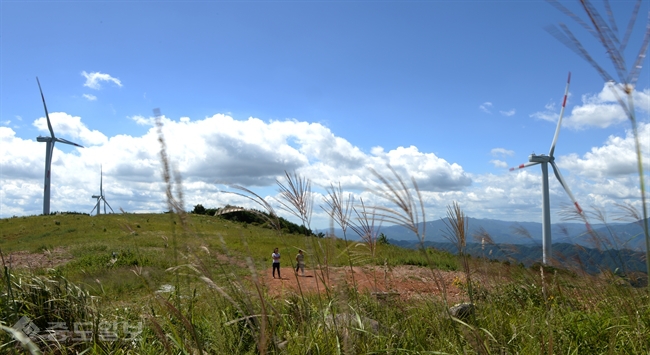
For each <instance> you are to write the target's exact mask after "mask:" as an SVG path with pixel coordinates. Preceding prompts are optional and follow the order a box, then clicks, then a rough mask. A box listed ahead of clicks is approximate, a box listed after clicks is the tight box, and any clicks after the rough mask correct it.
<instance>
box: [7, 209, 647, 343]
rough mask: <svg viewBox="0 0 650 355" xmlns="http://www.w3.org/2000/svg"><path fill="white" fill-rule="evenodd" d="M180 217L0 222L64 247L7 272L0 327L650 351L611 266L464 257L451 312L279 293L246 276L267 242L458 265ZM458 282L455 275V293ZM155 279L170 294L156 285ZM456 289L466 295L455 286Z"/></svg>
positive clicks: (366, 258) (350, 292)
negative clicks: (57, 255) (567, 267)
mask: <svg viewBox="0 0 650 355" xmlns="http://www.w3.org/2000/svg"><path fill="white" fill-rule="evenodd" d="M187 218H188V219H187V224H186V227H187V229H185V228H184V227H183V223H182V221H181V220H180V219H179V218H178V217H177V216H175V215H169V214H143V215H135V214H121V215H106V216H100V217H88V216H78V215H60V216H34V217H27V218H10V219H4V220H0V225H1V226H2V229H1V232H0V233H1V239H0V248H2V253H3V255H4V256H5V257H6V256H7V255H8V253H11V252H15V251H21V250H22V251H29V252H37V253H43V252H44V251H45V250H54V249H56V248H64V249H65V250H66V252H67V253H68V254H69V255H70V257H71V259H70V260H69V261H68V262H67V263H65V264H62V265H59V266H56V267H55V268H53V269H43V270H26V269H15V268H14V269H6V272H5V274H4V275H3V278H2V282H1V284H2V286H0V294H1V295H0V306H1V307H0V315H1V318H0V320H1V321H2V325H4V326H12V325H14V324H15V323H16V322H17V321H18V319H20V317H22V316H28V317H29V318H30V319H33V320H35V321H38V323H37V325H39V328H41V327H43V328H44V327H47V325H48V322H51V321H57V322H58V321H64V322H67V323H70V324H73V323H75V322H90V324H92V325H93V327H94V328H93V329H94V330H95V331H97V330H98V329H99V328H98V327H99V325H100V324H103V325H105V324H114V323H115V322H117V323H119V324H132V325H133V324H139V322H141V324H142V333H141V334H140V335H139V337H138V338H137V340H136V341H128V342H124V341H115V342H110V341H102V340H101V339H97V338H96V339H92V340H91V341H88V342H68V343H65V342H63V343H60V344H53V343H52V342H45V343H43V342H39V341H35V342H34V343H35V344H36V345H37V346H38V347H39V348H40V350H41V351H42V352H43V353H57V354H58V353H75V352H82V351H86V353H87V354H112V353H124V354H126V353H134V354H135V353H137V354H159V353H187V354H195V353H200V351H203V352H204V353H206V354H213V353H232V354H257V353H268V354H306V353H310V354H336V353H347V354H350V353H351V354H402V353H403V354H428V353H431V351H434V350H435V351H439V352H440V353H448V354H461V353H462V354H465V353H469V354H475V353H476V354H517V353H520V354H524V353H540V352H541V353H569V354H606V353H615V354H620V353H629V354H638V353H648V352H650V345H649V344H648V341H647V339H650V306H649V305H650V297H649V296H648V292H647V289H638V288H633V287H631V286H629V285H626V284H623V283H621V282H620V279H618V278H617V277H616V276H614V275H599V276H595V277H592V276H578V274H576V273H573V272H565V271H564V270H561V269H560V270H555V269H552V268H547V269H545V273H544V277H543V278H542V274H541V273H540V269H539V267H537V268H533V269H526V268H523V267H521V266H517V265H514V266H511V265H508V264H502V263H495V262H490V261H487V260H483V259H476V258H473V259H471V260H469V261H468V263H467V265H468V268H469V270H470V271H469V272H470V274H469V275H470V278H471V279H472V280H473V281H472V283H473V284H474V285H473V296H472V299H473V300H474V304H475V305H476V309H477V311H476V313H475V315H474V316H473V317H471V318H469V319H465V320H464V321H462V322H461V321H457V320H454V319H451V318H449V316H448V315H447V313H446V309H447V308H446V307H447V306H449V305H446V304H445V303H444V302H442V300H440V299H431V298H422V299H418V298H414V299H411V300H408V301H403V300H400V299H398V298H396V299H377V298H375V297H374V296H372V295H371V294H370V293H367V292H361V291H357V290H356V289H354V285H352V284H345V285H339V287H337V288H336V289H330V290H327V292H325V293H322V294H309V295H308V294H300V293H298V294H296V295H293V296H290V297H288V298H286V299H285V298H277V297H271V296H269V295H268V290H267V289H265V288H264V287H262V286H261V284H260V283H259V282H256V276H258V275H259V273H260V272H261V271H262V270H266V269H267V268H268V267H269V266H270V265H269V264H270V251H271V250H272V249H273V248H274V247H276V246H277V247H279V248H280V251H281V252H282V253H283V256H284V257H285V258H286V256H293V254H294V253H295V251H296V250H297V249H304V250H306V251H307V252H308V255H309V256H310V258H311V261H312V263H311V264H308V266H311V267H316V268H317V269H318V270H321V269H323V270H324V268H326V267H331V266H340V267H348V266H349V265H350V261H351V262H352V264H353V265H355V266H358V265H384V266H387V267H388V269H390V268H392V267H394V266H398V265H412V266H413V267H427V268H430V269H431V271H432V273H431V274H432V275H433V277H434V278H435V277H437V276H436V275H439V274H438V271H446V270H451V271H455V270H460V269H461V266H460V265H461V264H462V261H461V260H460V259H459V258H458V257H457V256H453V255H450V254H448V253H446V252H440V251H436V250H433V249H428V250H419V251H418V250H407V249H402V248H398V247H396V246H392V245H378V246H377V249H376V250H375V255H374V256H373V255H372V254H371V253H370V251H369V249H368V248H367V247H366V246H364V245H363V244H357V243H352V242H349V243H346V242H345V241H343V240H339V239H331V238H315V237H305V236H299V235H285V234H278V233H276V232H275V231H274V230H270V229H264V228H260V227H256V226H246V227H244V226H243V225H242V224H241V223H237V222H231V221H226V220H223V219H220V218H217V217H211V216H203V215H188V216H187ZM55 221H58V222H59V223H58V224H56V223H54V222H55ZM174 221H175V222H176V223H174ZM138 226H139V227H138ZM104 230H106V231H104ZM113 253H115V255H116V256H117V257H116V258H115V259H114V257H113V255H114V254H113ZM326 256H328V257H327V261H325V259H326V258H325V257H326ZM348 258H350V259H348ZM113 260H114V261H113ZM285 260H286V259H285ZM284 265H287V264H286V263H285V264H284ZM478 280H480V282H479V281H478ZM412 281H413V282H425V281H418V280H417V279H412ZM465 281H466V280H465V279H462V280H458V283H459V284H461V286H462V287H461V288H464V289H465V290H466V292H467V287H466V286H467V285H466V282H465ZM163 285H169V287H171V289H172V292H158V291H159V290H160V289H161V286H163ZM431 287H432V288H435V286H434V285H432V286H431ZM167 291H169V289H168V290H167ZM464 298H465V299H466V300H468V301H469V300H470V297H469V295H468V294H467V293H466V294H465V295H464ZM54 310H56V311H54ZM67 323H66V324H67ZM43 328H41V329H43ZM118 335H119V336H120V337H124V336H126V335H125V334H123V333H119V334H118ZM0 344H2V345H1V346H0V352H5V353H6V352H9V353H11V352H12V351H13V352H15V353H19V352H18V350H16V349H17V348H16V347H15V346H16V345H15V343H14V340H13V338H12V336H11V335H9V334H8V333H3V334H2V335H0Z"/></svg>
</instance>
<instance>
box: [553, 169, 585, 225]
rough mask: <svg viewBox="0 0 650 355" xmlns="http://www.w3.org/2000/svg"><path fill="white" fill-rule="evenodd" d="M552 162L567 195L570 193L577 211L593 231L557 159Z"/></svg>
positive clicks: (554, 171) (556, 175)
mask: <svg viewBox="0 0 650 355" xmlns="http://www.w3.org/2000/svg"><path fill="white" fill-rule="evenodd" d="M550 163H551V166H552V167H553V173H555V177H556V178H557V180H558V181H559V182H560V185H562V188H564V191H566V193H567V195H569V198H570V199H571V202H573V206H574V207H575V208H576V211H578V214H579V215H580V217H582V220H583V221H584V222H585V225H586V226H587V230H588V231H591V226H590V225H589V221H587V216H585V214H584V211H583V210H582V208H581V207H580V204H579V203H578V201H577V200H576V198H575V197H574V196H573V194H572V193H571V189H569V185H567V184H566V181H565V180H564V177H562V173H561V172H560V169H559V168H558V167H557V165H555V161H553V160H551V161H550Z"/></svg>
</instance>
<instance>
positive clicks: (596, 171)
mask: <svg viewBox="0 0 650 355" xmlns="http://www.w3.org/2000/svg"><path fill="white" fill-rule="evenodd" d="M638 137H639V144H640V148H641V154H642V159H641V160H642V162H643V164H644V170H646V171H647V170H648V169H649V168H650V124H648V123H641V124H639V126H638ZM635 151H636V150H635V140H634V135H633V132H632V131H631V130H627V133H626V135H625V137H618V136H610V137H609V138H607V141H606V142H605V144H604V145H602V146H600V147H594V148H592V149H591V151H589V152H588V153H586V154H584V155H583V156H582V157H580V156H578V155H577V154H570V155H567V156H563V157H560V158H559V159H558V165H559V166H561V167H562V168H566V169H569V170H571V171H573V172H576V173H578V174H580V175H583V176H586V177H589V178H597V179H601V178H605V177H621V176H626V175H629V174H634V173H636V172H638V163H637V155H636V153H635Z"/></svg>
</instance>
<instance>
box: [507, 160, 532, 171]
mask: <svg viewBox="0 0 650 355" xmlns="http://www.w3.org/2000/svg"><path fill="white" fill-rule="evenodd" d="M537 164H539V163H538V162H528V163H524V164H519V165H518V166H515V167H513V168H510V171H515V170H519V169H523V168H527V167H529V166H533V165H537Z"/></svg>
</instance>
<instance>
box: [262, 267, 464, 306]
mask: <svg viewBox="0 0 650 355" xmlns="http://www.w3.org/2000/svg"><path fill="white" fill-rule="evenodd" d="M281 273H282V279H274V278H273V276H272V271H271V269H268V270H266V271H265V278H263V280H264V281H263V282H264V283H265V285H266V286H267V288H268V290H269V294H270V295H272V296H275V297H286V296H288V295H291V294H299V293H300V292H301V291H302V292H303V293H317V292H320V293H323V292H325V285H327V286H329V287H330V288H331V289H332V290H333V292H336V290H337V289H340V288H342V287H345V285H346V284H348V285H352V284H353V277H354V284H356V287H357V289H359V290H361V291H368V292H371V293H376V294H378V297H399V298H401V299H403V300H408V299H412V298H432V297H441V295H442V291H441V290H440V288H439V287H438V284H440V286H441V287H442V282H444V285H445V287H446V289H447V295H448V298H447V300H448V301H449V302H452V303H455V302H460V301H463V300H464V299H465V298H466V296H465V295H464V293H463V292H462V291H461V290H460V289H459V288H458V286H457V285H458V284H459V283H458V281H459V280H462V279H463V277H464V276H463V274H462V273H461V272H459V271H438V270H435V271H432V270H431V269H428V268H423V267H416V266H396V267H393V268H388V269H386V268H384V267H379V266H364V267H353V269H352V272H351V271H350V268H349V267H330V268H328V269H324V270H305V276H302V275H296V274H295V273H294V270H293V269H291V268H288V267H283V268H281ZM436 280H438V281H439V282H436ZM454 280H456V282H454Z"/></svg>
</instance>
